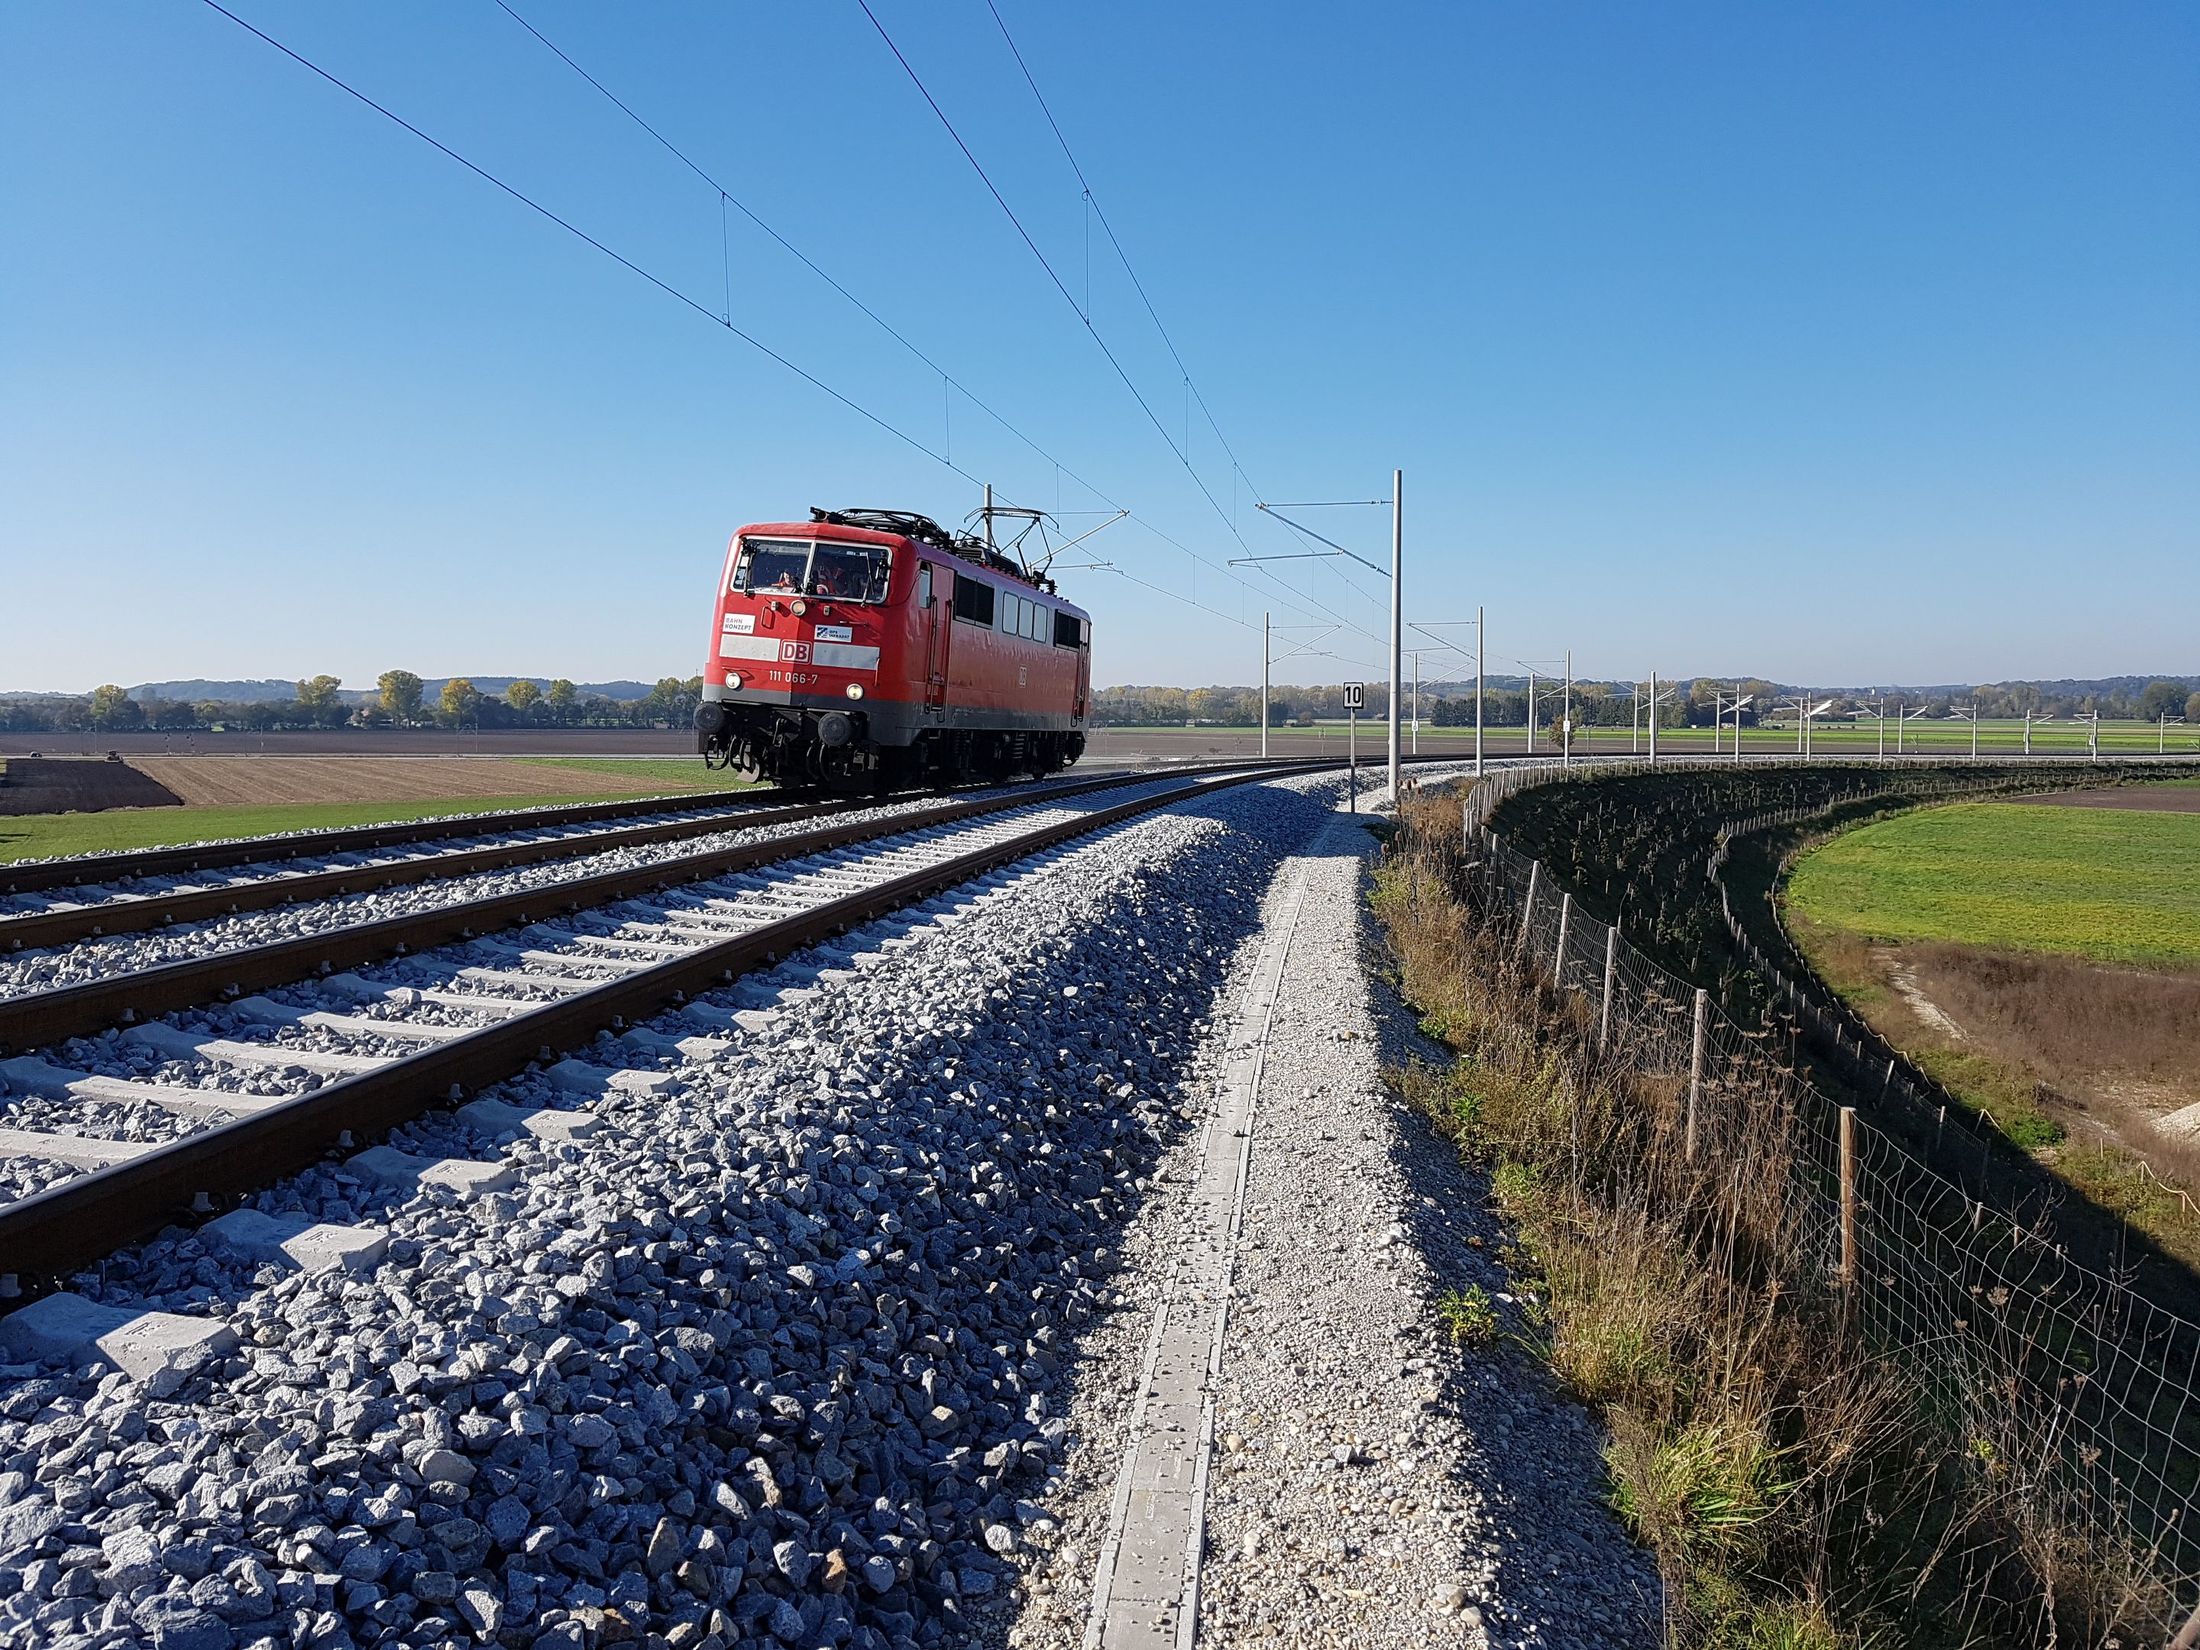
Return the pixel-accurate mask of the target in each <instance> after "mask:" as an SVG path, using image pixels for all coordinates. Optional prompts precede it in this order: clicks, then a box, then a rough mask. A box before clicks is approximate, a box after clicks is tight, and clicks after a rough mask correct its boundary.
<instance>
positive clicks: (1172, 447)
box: [856, 0, 1359, 629]
mask: <svg viewBox="0 0 2200 1650" xmlns="http://www.w3.org/2000/svg"><path fill="white" fill-rule="evenodd" d="M856 4H857V5H858V6H859V7H861V8H862V11H863V15H864V16H865V17H867V18H869V19H870V20H871V27H872V28H874V29H876V30H877V31H878V37H879V38H880V39H881V40H883V41H885V42H886V49H887V50H888V51H890V52H892V53H893V54H894V61H895V62H897V63H899V64H900V65H901V67H902V72H903V73H904V74H906V75H908V77H909V81H910V84H911V85H913V86H915V87H916V89H917V91H918V93H919V94H920V95H921V96H922V97H923V98H924V101H925V103H926V104H927V105H928V106H929V107H930V108H931V110H932V113H933V114H934V115H936V116H937V117H938V118H939V122H940V124H941V125H942V126H943V127H945V128H946V129H947V135H948V136H949V137H951V138H953V139H954V140H955V147H956V148H958V149H960V150H961V151H962V154H963V158H964V159H965V160H967V161H969V162H970V167H971V170H972V171H974V172H976V173H977V174H978V178H979V181H980V182H982V183H983V184H984V185H985V187H986V191H987V193H989V194H990V195H992V197H993V199H994V200H995V202H996V203H998V204H999V206H1000V208H1001V210H1002V211H1003V212H1005V213H1006V214H1007V215H1008V221H1009V222H1010V223H1011V224H1013V225H1015V227H1016V233H1017V234H1018V235H1019V236H1021V237H1022V239H1023V243H1024V245H1025V246H1027V247H1029V248H1030V249H1031V255H1032V256H1033V257H1034V258H1036V259H1038V260H1039V267H1040V268H1041V269H1044V270H1045V271H1046V273H1047V279H1048V280H1050V281H1052V282H1053V283H1054V289H1055V290H1056V291H1057V292H1059V293H1061V295H1062V299H1063V302H1065V303H1067V304H1068V305H1069V307H1070V308H1071V309H1072V310H1074V311H1075V312H1076V314H1077V318H1078V319H1079V320H1080V321H1082V322H1084V324H1085V331H1086V332H1088V333H1089V334H1091V336H1092V341H1093V342H1094V343H1095V344H1096V345H1098V346H1099V349H1100V353H1101V354H1102V355H1104V356H1106V357H1107V361H1108V365H1109V366H1111V367H1113V368H1114V369H1115V375H1116V376H1117V377H1118V378H1120V379H1122V380H1123V387H1124V388H1125V389H1127V390H1129V391H1130V392H1131V398H1132V399H1133V400H1135V401H1136V402H1137V403H1138V406H1139V410H1140V411H1141V412H1143V413H1144V414H1145V415H1146V418H1147V420H1148V421H1149V422H1150V423H1151V424H1152V425H1153V427H1154V429H1155V430H1156V431H1157V432H1158V433H1159V434H1160V436H1161V439H1162V441H1163V442H1165V443H1166V444H1167V446H1168V449H1169V451H1170V452H1172V453H1174V454H1175V455H1176V460H1177V462H1178V463H1179V464H1181V465H1182V466H1183V467H1184V473H1185V474H1186V475H1188V476H1190V477H1191V478H1192V483H1193V485H1194V486H1196V487H1198V489H1199V491H1200V494H1201V496H1202V497H1204V498H1205V499H1206V500H1207V503H1208V506H1209V507H1210V508H1211V509H1212V510H1213V511H1214V513H1215V517H1216V519H1217V520H1219V521H1220V522H1221V523H1222V524H1223V526H1224V527H1226V528H1228V529H1229V533H1230V536H1231V537H1232V538H1234V539H1236V540H1237V541H1238V543H1239V544H1240V545H1242V546H1244V548H1245V549H1246V551H1247V553H1248V554H1250V553H1251V550H1252V546H1251V545H1248V544H1246V543H1245V535H1244V534H1242V533H1240V532H1239V531H1238V529H1237V523H1236V522H1234V521H1232V520H1231V519H1230V512H1229V511H1227V510H1225V509H1224V508H1223V507H1222V501H1221V500H1220V499H1218V498H1216V497H1215V495H1214V489H1213V488H1211V487H1209V486H1208V485H1207V481H1206V478H1205V477H1204V476H1202V475H1201V474H1200V473H1199V471H1198V470H1196V469H1194V468H1193V466H1192V461H1191V458H1190V456H1189V455H1188V454H1186V453H1185V451H1184V449H1183V448H1182V447H1180V446H1179V445H1178V444H1177V442H1176V439H1175V438H1174V437H1173V436H1171V435H1170V434H1169V427H1168V426H1167V425H1166V424H1164V423H1162V421H1161V417H1160V415H1159V414H1158V413H1156V412H1155V411H1154V410H1153V405H1152V403H1150V402H1149V401H1147V399H1146V397H1145V393H1144V392H1143V391H1141V390H1140V389H1139V387H1138V385H1137V384H1136V383H1135V382H1133V380H1132V378H1131V375H1130V374H1129V373H1128V372H1127V371H1125V370H1124V367H1123V363H1122V362H1121V361H1120V360H1118V359H1117V358H1116V354H1115V351H1114V350H1113V349H1111V348H1109V346H1108V341H1107V339H1105V338H1103V337H1102V336H1101V335H1100V329H1099V328H1098V327H1096V326H1094V325H1093V323H1092V317H1091V316H1090V315H1089V314H1087V313H1086V312H1085V309H1084V306H1082V305H1080V304H1079V303H1078V302H1077V296H1076V294H1075V293H1073V292H1071V291H1070V289H1069V288H1068V286H1067V285H1065V284H1064V283H1063V280H1062V277H1061V276H1060V274H1058V273H1057V272H1056V270H1055V268H1054V265H1053V264H1052V263H1051V262H1050V261H1049V260H1048V258H1047V255H1046V254H1045V253H1044V252H1042V251H1040V250H1039V243H1038V242H1037V241H1035V240H1033V239H1032V238H1031V232H1030V231H1029V230H1028V229H1026V228H1025V227H1024V222H1023V219H1021V218H1019V217H1018V216H1017V215H1016V209H1015V208H1014V207H1012V206H1010V205H1009V204H1008V199H1007V197H1006V196H1004V195H1003V194H1002V193H1001V191H1000V189H999V187H998V186H997V185H996V184H995V183H994V181H993V179H992V177H991V176H990V175H989V174H988V173H987V171H986V169H985V167H984V165H983V164H981V163H980V161H979V160H978V157H977V155H976V154H974V153H973V152H972V151H971V148H970V145H969V144H968V143H966V142H964V141H963V135H962V133H961V132H960V131H958V130H956V127H955V123H954V122H953V121H952V120H950V119H948V118H947V111H946V110H945V109H943V108H941V107H940V103H939V99H937V98H935V97H934V96H933V95H932V91H931V88H930V87H928V86H926V85H925V83H924V78H923V77H922V76H921V75H919V74H918V73H917V71H916V68H915V66H914V65H913V64H911V63H910V61H909V59H908V57H907V56H905V55H904V54H903V52H902V49H901V47H900V46H899V45H897V44H895V41H894V37H893V36H892V35H891V34H889V33H887V32H886V25H885V24H883V23H881V22H880V21H879V20H878V13H876V12H874V11H873V10H872V9H871V5H870V0H856ZM1095 210H1096V211H1097V208H1095ZM1225 445H1227V443H1225ZM1233 462H1234V461H1233ZM1353 628H1354V629H1358V628H1359V627H1358V626H1357V625H1355V626H1354V627H1353Z"/></svg>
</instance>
